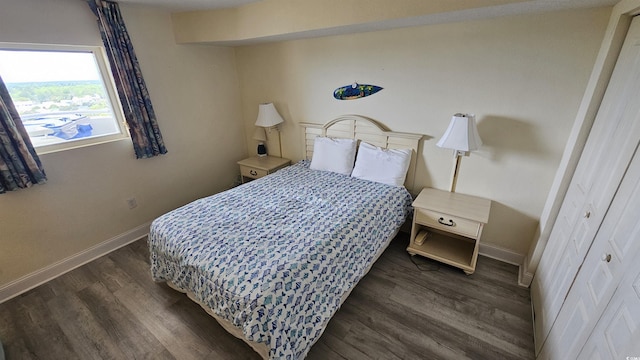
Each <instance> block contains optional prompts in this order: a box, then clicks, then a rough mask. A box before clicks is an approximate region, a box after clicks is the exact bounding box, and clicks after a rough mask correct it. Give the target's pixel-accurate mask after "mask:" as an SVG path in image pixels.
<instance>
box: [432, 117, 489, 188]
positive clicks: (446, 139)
mask: <svg viewBox="0 0 640 360" xmlns="http://www.w3.org/2000/svg"><path fill="white" fill-rule="evenodd" d="M436 145H437V146H438V147H441V148H445V149H453V150H454V152H453V156H454V166H453V174H452V178H451V186H450V187H449V191H450V192H455V191H456V182H457V181H458V174H459V172H460V163H461V161H462V156H469V152H470V151H473V150H477V149H478V148H479V147H480V145H482V140H481V139H480V135H478V128H477V127H476V116H475V115H474V114H461V113H457V114H455V115H453V117H452V118H451V122H450V123H449V127H448V128H447V131H445V132H444V135H442V138H440V141H438V143H437V144H436Z"/></svg>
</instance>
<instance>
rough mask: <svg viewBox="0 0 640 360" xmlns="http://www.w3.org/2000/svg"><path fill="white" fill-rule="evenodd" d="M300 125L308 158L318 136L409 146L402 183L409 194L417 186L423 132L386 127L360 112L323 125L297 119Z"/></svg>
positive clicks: (388, 146)
mask: <svg viewBox="0 0 640 360" xmlns="http://www.w3.org/2000/svg"><path fill="white" fill-rule="evenodd" d="M300 126H302V127H303V129H304V152H305V153H304V154H303V156H304V158H305V159H311V157H312V156H313V144H314V141H315V138H316V137H318V136H328V137H334V138H347V139H357V140H360V141H364V142H367V143H369V144H372V145H375V146H379V147H381V148H383V149H412V150H413V151H412V153H411V163H410V164H409V170H408V171H407V178H406V180H405V182H404V186H405V187H406V188H407V190H409V192H410V193H412V194H414V193H415V191H416V190H418V189H414V185H415V176H416V163H417V156H418V154H419V151H418V147H419V145H420V140H421V139H422V137H423V135H421V134H410V133H400V132H394V131H389V130H388V129H387V128H386V127H385V126H384V125H382V124H380V123H378V122H377V121H375V120H372V119H369V118H366V117H364V116H359V115H343V116H340V117H338V118H336V119H333V120H331V121H329V122H328V123H326V124H324V125H321V124H312V123H300Z"/></svg>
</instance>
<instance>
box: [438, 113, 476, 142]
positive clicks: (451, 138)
mask: <svg viewBox="0 0 640 360" xmlns="http://www.w3.org/2000/svg"><path fill="white" fill-rule="evenodd" d="M436 145H437V146H438V147H441V148H445V149H453V150H457V151H465V152H466V151H472V150H477V149H478V148H479V147H480V146H481V145H482V140H481V139H480V135H478V128H477V127H476V116H475V115H474V114H459V113H458V114H455V115H453V117H452V118H451V122H450V123H449V127H448V128H447V131H445V132H444V135H442V138H440V141H438V143H437V144H436Z"/></svg>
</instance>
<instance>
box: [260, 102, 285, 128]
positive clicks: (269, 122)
mask: <svg viewBox="0 0 640 360" xmlns="http://www.w3.org/2000/svg"><path fill="white" fill-rule="evenodd" d="M282 122H284V120H283V119H282V116H280V114H278V110H276V107H275V106H273V103H266V104H260V106H258V119H257V120H256V126H261V127H265V128H270V127H274V126H276V125H278V124H280V123H282Z"/></svg>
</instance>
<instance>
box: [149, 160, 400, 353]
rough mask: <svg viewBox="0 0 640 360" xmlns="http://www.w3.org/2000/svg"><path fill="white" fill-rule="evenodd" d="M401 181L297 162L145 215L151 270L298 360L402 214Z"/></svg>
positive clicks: (251, 337)
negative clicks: (148, 217) (158, 213)
mask: <svg viewBox="0 0 640 360" xmlns="http://www.w3.org/2000/svg"><path fill="white" fill-rule="evenodd" d="M410 205H411V196H410V195H409V193H408V192H407V191H406V190H405V189H404V188H396V187H392V186H388V185H384V184H379V183H374V182H370V181H365V180H360V179H356V178H351V177H349V176H345V175H341V174H336V173H331V172H325V171H315V170H310V169H309V168H308V162H306V161H302V162H300V163H298V164H295V165H293V166H290V167H287V168H284V169H282V170H280V171H278V172H276V173H275V174H272V175H269V176H266V177H264V178H261V179H258V180H254V181H252V182H249V183H247V184H244V185H241V186H238V187H236V188H234V189H231V190H228V191H225V192H222V193H219V194H216V195H213V196H210V197H207V198H203V199H200V200H196V201H194V202H192V203H190V204H187V205H185V206H183V207H181V208H178V209H176V210H173V211H171V212H169V213H167V214H165V215H163V216H161V217H159V218H157V219H156V220H155V221H153V223H152V225H151V231H150V234H149V247H150V250H151V273H152V276H153V279H154V280H156V281H170V282H172V283H173V284H174V285H175V286H177V287H178V288H180V289H182V290H185V291H190V292H192V293H193V294H194V295H195V297H196V298H197V300H198V301H200V302H201V303H202V304H204V305H206V306H208V307H209V308H211V309H212V310H213V311H214V312H215V313H216V314H217V315H218V316H220V317H222V318H224V319H226V320H228V321H230V322H232V323H233V324H234V325H235V326H237V327H238V328H240V329H242V331H243V333H244V335H245V336H246V338H247V339H248V340H251V341H256V342H263V343H266V344H267V345H268V347H269V349H270V354H269V356H270V358H272V359H301V358H304V357H305V356H306V354H307V352H308V351H309V349H310V347H311V346H312V345H313V343H314V342H315V341H316V340H317V339H318V338H319V337H320V335H322V332H323V331H324V328H325V327H326V325H327V323H328V321H329V320H330V319H331V317H332V316H333V314H334V313H335V312H336V311H337V310H338V308H339V307H340V303H341V298H342V296H343V295H344V294H345V293H346V292H348V291H350V289H351V288H352V287H353V286H355V284H356V283H357V282H358V281H359V280H360V279H361V278H362V277H363V276H364V275H365V272H366V271H367V269H368V267H369V265H370V263H371V262H372V261H374V260H375V256H376V254H377V253H378V252H379V251H380V250H382V249H381V248H382V247H384V246H386V240H387V238H388V237H389V236H390V235H391V234H393V233H394V232H395V231H396V230H397V229H398V227H399V226H400V225H401V224H402V223H403V222H404V221H405V217H406V215H407V212H408V210H409V208H410Z"/></svg>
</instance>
